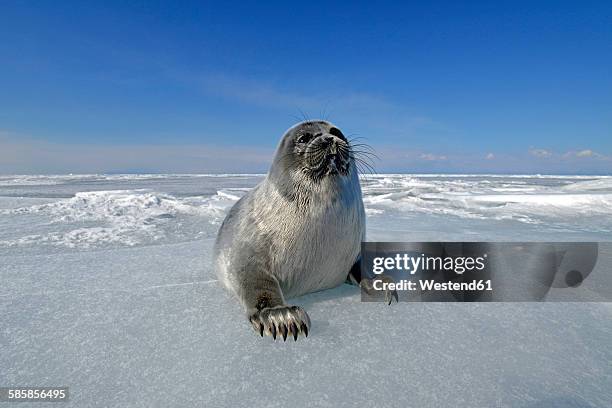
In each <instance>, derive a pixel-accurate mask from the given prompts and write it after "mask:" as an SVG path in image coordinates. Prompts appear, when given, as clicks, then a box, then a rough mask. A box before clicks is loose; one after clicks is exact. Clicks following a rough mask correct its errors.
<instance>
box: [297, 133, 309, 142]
mask: <svg viewBox="0 0 612 408" xmlns="http://www.w3.org/2000/svg"><path fill="white" fill-rule="evenodd" d="M310 139H312V135H311V134H310V133H302V135H301V136H300V137H298V140H297V142H298V143H308V142H309V141H310Z"/></svg>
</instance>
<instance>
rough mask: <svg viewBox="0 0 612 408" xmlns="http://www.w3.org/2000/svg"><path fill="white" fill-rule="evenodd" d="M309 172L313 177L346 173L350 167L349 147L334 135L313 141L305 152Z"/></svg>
mask: <svg viewBox="0 0 612 408" xmlns="http://www.w3.org/2000/svg"><path fill="white" fill-rule="evenodd" d="M306 161H307V164H308V170H309V173H311V175H312V176H313V178H322V177H325V176H334V175H341V176H344V175H347V174H348V172H349V167H350V148H349V146H348V144H347V143H346V142H344V141H343V140H340V139H338V138H335V137H327V138H325V139H323V140H320V141H317V140H315V141H313V142H312V143H311V145H310V146H309V149H308V150H307V152H306Z"/></svg>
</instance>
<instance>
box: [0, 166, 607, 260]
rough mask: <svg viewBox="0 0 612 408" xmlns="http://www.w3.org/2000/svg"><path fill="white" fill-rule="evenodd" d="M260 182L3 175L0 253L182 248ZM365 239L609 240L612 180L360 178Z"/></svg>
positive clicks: (251, 178)
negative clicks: (44, 247) (2, 250)
mask: <svg viewBox="0 0 612 408" xmlns="http://www.w3.org/2000/svg"><path fill="white" fill-rule="evenodd" d="M262 177H263V175H244V174H242V175H160V174H127V175H60V176H1V177H0V222H1V223H2V225H3V226H5V228H4V231H3V232H0V248H2V247H4V248H14V247H30V246H35V245H50V246H55V247H68V248H74V249H91V248H96V247H106V246H109V245H111V246H117V245H118V246H135V245H151V244H156V243H159V242H162V241H163V242H164V243H172V242H185V241H191V240H196V239H200V238H209V237H212V236H214V235H215V234H216V230H217V228H218V226H219V223H220V222H221V221H222V219H223V217H224V216H225V214H226V211H227V210H228V209H229V208H230V207H231V205H232V204H233V203H235V202H236V201H237V200H238V199H239V198H240V197H241V196H242V195H243V194H245V193H246V192H247V191H248V190H249V189H250V188H252V187H253V186H254V185H256V184H257V182H259V181H260V180H261V178H262ZM362 186H363V194H364V203H365V206H366V212H367V214H368V225H369V231H368V238H369V239H377V240H392V239H395V240H444V239H447V240H448V239H451V240H452V239H458V240H462V239H463V240H465V239H468V238H471V239H476V240H479V239H480V240H485V239H496V240H520V239H524V240H528V239H542V240H546V239H549V240H552V239H557V240H559V239H561V240H563V239H567V240H572V239H595V240H608V239H610V238H612V217H611V215H612V177H605V176H537V175H536V176H534V175H526V176H514V175H513V176H499V175H485V176H483V175H406V174H382V175H370V176H364V177H362Z"/></svg>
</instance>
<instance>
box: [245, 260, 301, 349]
mask: <svg viewBox="0 0 612 408" xmlns="http://www.w3.org/2000/svg"><path fill="white" fill-rule="evenodd" d="M242 286H243V287H244V290H243V302H244V304H245V306H246V308H247V313H248V319H249V322H250V323H251V326H253V329H255V331H256V332H257V333H259V335H260V336H262V337H263V335H264V334H266V335H268V336H272V337H273V338H274V340H276V336H282V337H283V340H287V335H288V334H290V335H292V336H293V339H294V340H297V338H298V335H299V334H300V333H302V334H303V335H304V336H306V337H308V331H309V330H310V318H309V317H308V314H307V313H306V311H305V310H304V309H302V308H301V307H299V306H289V305H287V304H285V300H284V298H283V293H282V292H281V289H280V285H279V284H278V281H277V280H276V278H274V277H273V276H271V275H268V274H264V273H258V272H256V271H255V270H253V271H251V272H250V273H249V274H248V278H247V279H245V280H244V281H243V282H242Z"/></svg>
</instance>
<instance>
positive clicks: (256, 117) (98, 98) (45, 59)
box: [0, 1, 612, 174]
mask: <svg viewBox="0 0 612 408" xmlns="http://www.w3.org/2000/svg"><path fill="white" fill-rule="evenodd" d="M419 3H420V4H403V5H399V4H394V3H392V2H389V3H377V4H374V3H370V2H364V3H355V2H335V3H318V4H317V3H315V2H300V3H296V4H288V3H287V2H278V3H276V2H236V3H233V4H231V3H228V2H217V3H208V2H193V3H192V2H187V1H182V2H150V1H143V2H111V1H107V2H99V3H98V4H97V5H94V4H93V3H92V2H80V1H61V2H50V1H49V2H40V1H38V2H36V1H29V2H17V1H12V2H2V3H0V38H2V41H0V149H1V150H0V172H3V173H56V172H57V173H63V172H122V171H127V172H130V171H151V172H241V171H245V172H251V171H259V172H260V171H265V170H266V168H267V164H268V163H269V161H270V158H271V155H272V154H273V151H274V147H275V145H276V143H277V141H278V139H279V137H280V136H281V135H282V133H283V131H284V130H285V129H286V128H288V127H289V126H291V125H292V124H293V123H294V122H296V121H297V120H299V119H300V118H301V117H303V115H306V116H307V117H309V118H317V117H321V116H325V117H326V118H328V119H329V120H331V121H333V122H334V123H336V124H337V125H338V126H339V127H340V128H342V129H343V130H344V131H345V133H347V134H350V135H354V136H359V137H363V138H365V139H366V140H367V141H368V143H370V144H371V145H372V146H373V147H374V148H375V149H376V150H377V152H378V154H379V156H380V157H381V159H382V160H381V161H379V162H377V166H376V167H377V169H378V171H381V172H382V171H406V172H424V173H430V172H484V173H579V174H585V173H587V174H590V173H598V174H602V173H603V174H608V173H612V137H611V136H612V74H611V72H612V24H610V21H611V19H612V3H611V2H609V1H607V2H606V1H604V2H588V1H582V2H579V3H577V2H563V1H554V2H544V1H535V2H534V1H531V2H482V3H480V2H469V3H465V4H462V3H461V2H454V1H453V2H419Z"/></svg>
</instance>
